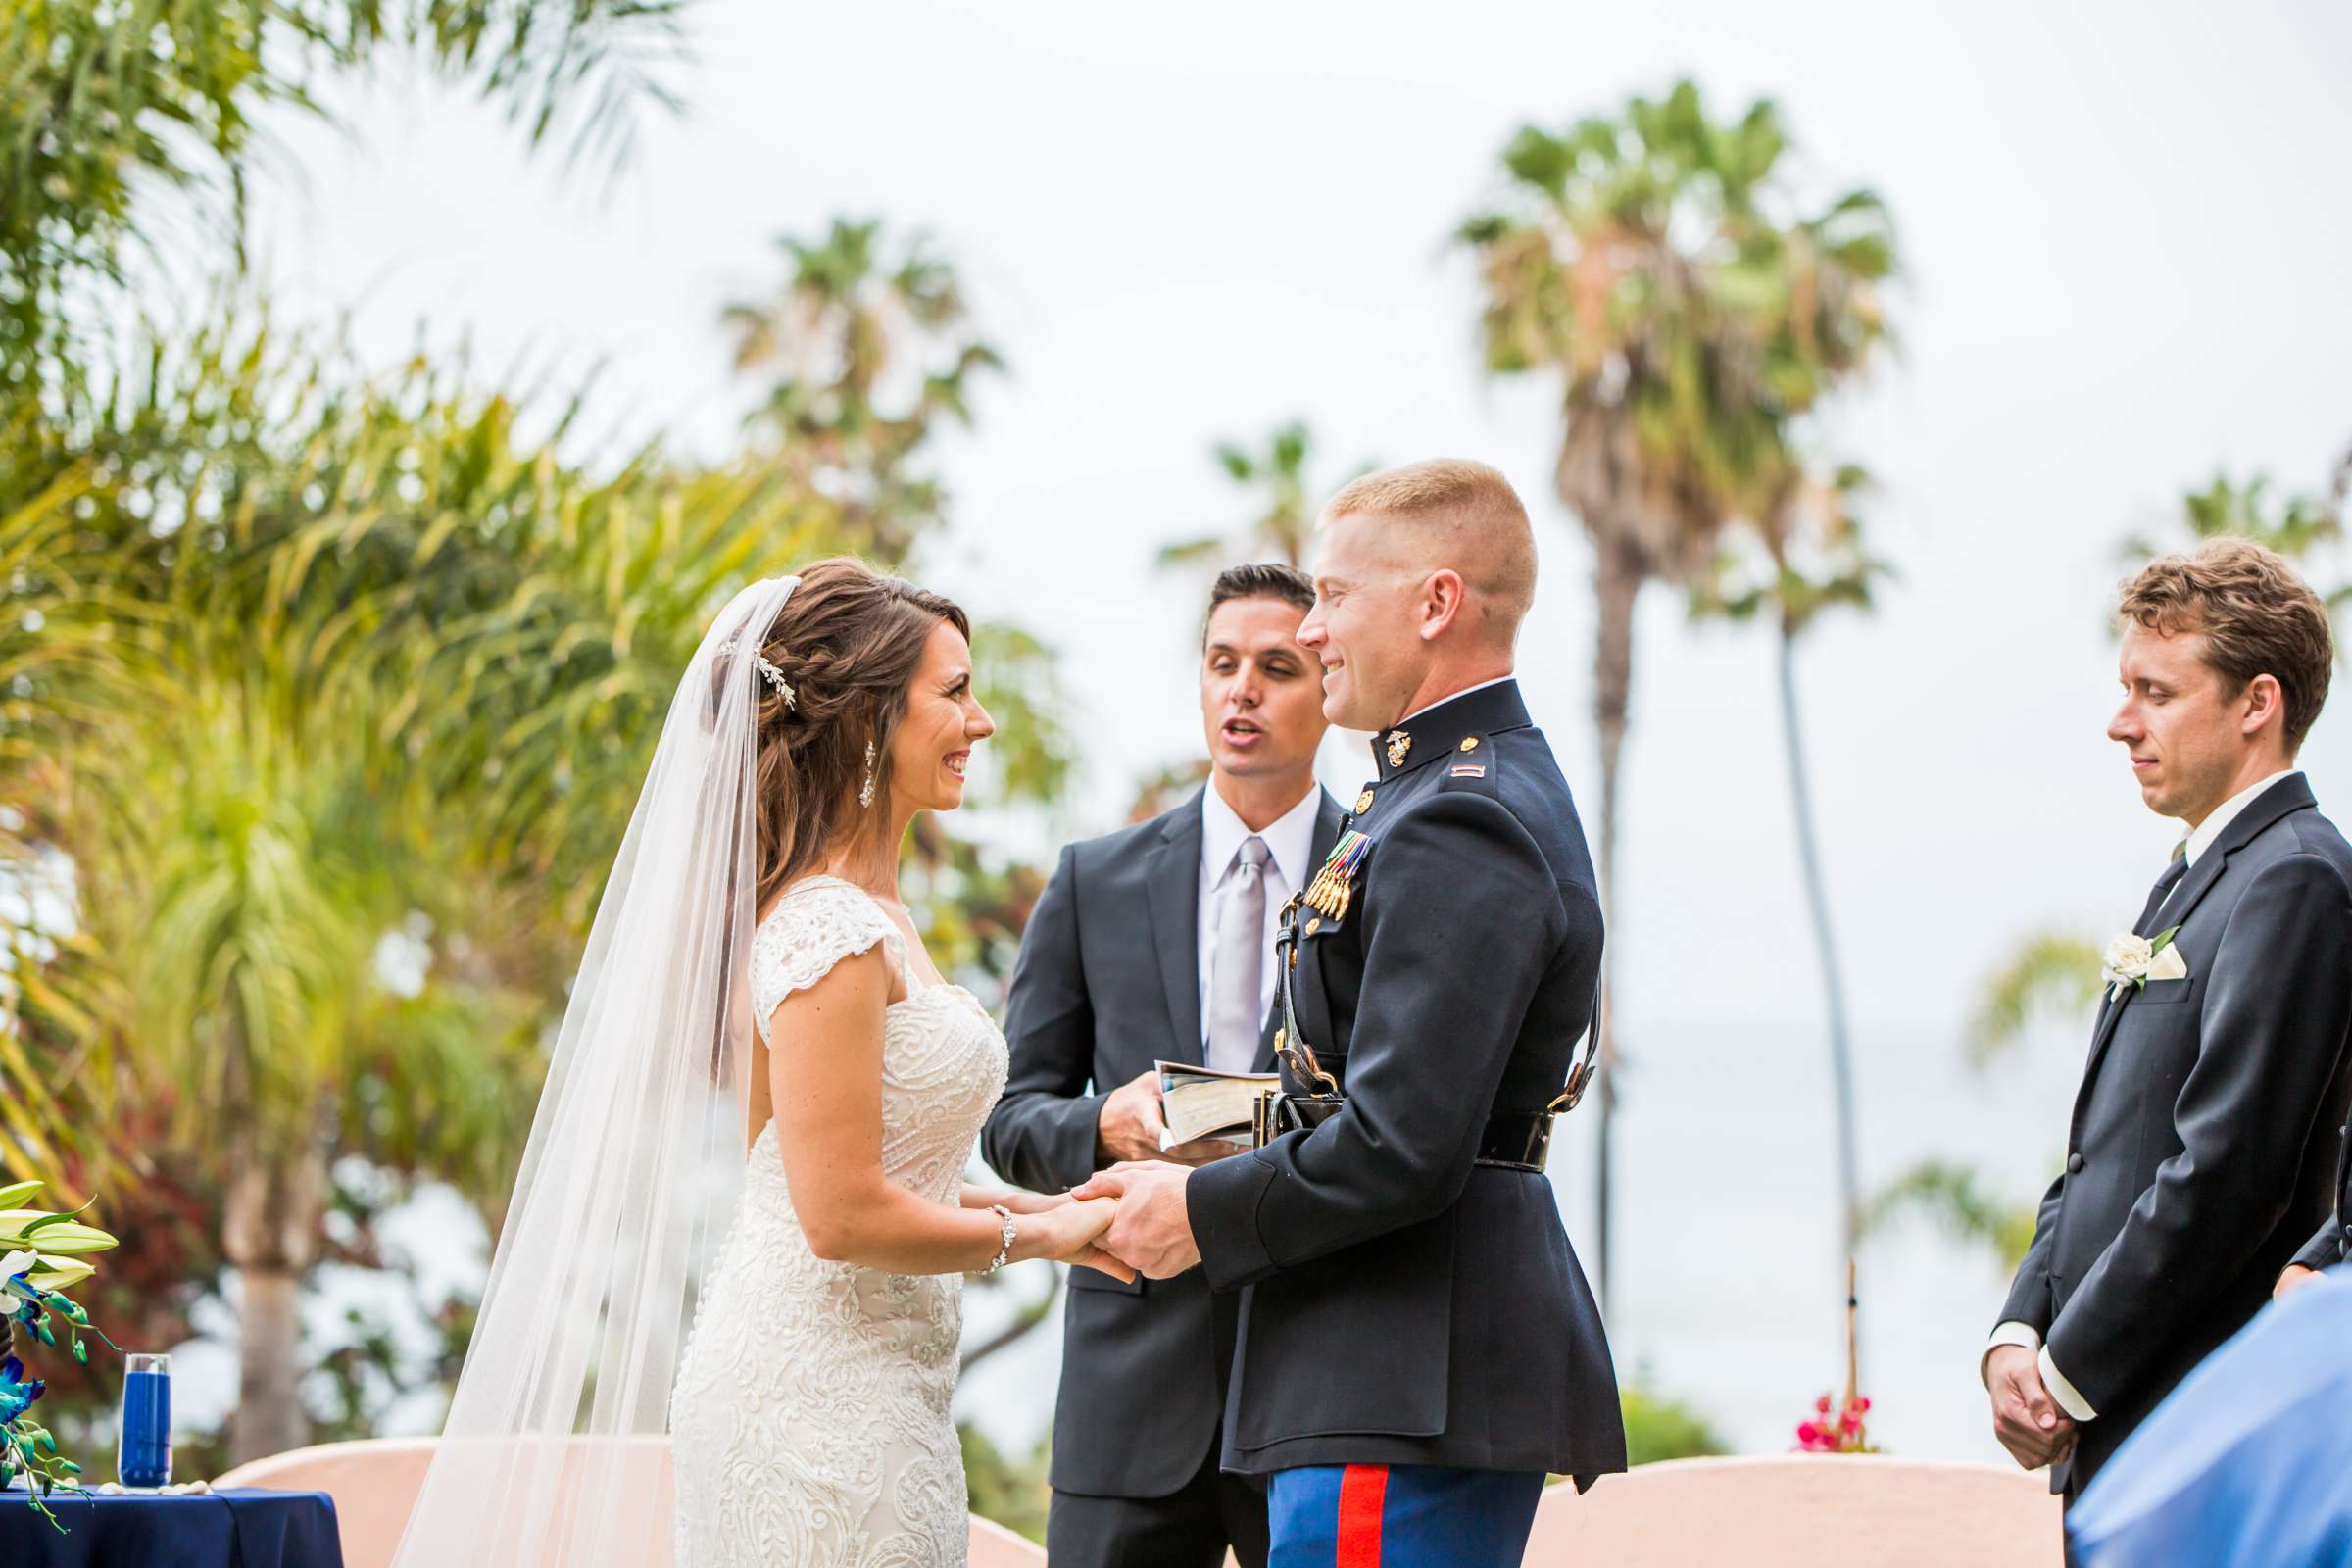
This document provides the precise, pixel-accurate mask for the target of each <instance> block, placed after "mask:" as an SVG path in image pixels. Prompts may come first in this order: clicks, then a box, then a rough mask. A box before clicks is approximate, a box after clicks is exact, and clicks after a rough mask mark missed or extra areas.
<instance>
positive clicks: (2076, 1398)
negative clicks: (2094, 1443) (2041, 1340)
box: [2041, 1346, 2099, 1421]
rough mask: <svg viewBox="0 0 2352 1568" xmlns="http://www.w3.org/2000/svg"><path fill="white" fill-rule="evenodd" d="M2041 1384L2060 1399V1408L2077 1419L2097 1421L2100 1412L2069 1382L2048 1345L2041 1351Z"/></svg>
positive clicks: (2051, 1395) (2052, 1396) (2055, 1397)
mask: <svg viewBox="0 0 2352 1568" xmlns="http://www.w3.org/2000/svg"><path fill="white" fill-rule="evenodd" d="M2041 1386H2042V1387H2043V1388H2045V1389H2047V1390H2049V1391H2050V1397H2051V1398H2053V1399H2055V1400H2057V1401H2058V1408H2059V1409H2061V1410H2064V1411H2065V1412H2066V1413H2067V1414H2068V1415H2070V1416H2073V1417H2074V1418H2075V1419H2076V1420H2077V1421H2096V1420H2097V1419H2098V1418H2099V1412H2098V1411H2096V1410H2093V1409H2092V1408H2091V1407H2090V1401H2089V1400H2088V1399H2085V1398H2084V1397H2082V1395H2080V1394H2078V1393H2076V1392H2075V1386H2074V1385H2073V1384H2072V1383H2069V1382H2067V1381H2066V1376H2065V1374H2064V1373H2062V1372H2060V1371H2059V1370H2058V1363H2057V1362H2055V1361H2053V1360H2051V1359H2050V1351H2049V1347H2047V1346H2044V1347H2042V1351H2041Z"/></svg>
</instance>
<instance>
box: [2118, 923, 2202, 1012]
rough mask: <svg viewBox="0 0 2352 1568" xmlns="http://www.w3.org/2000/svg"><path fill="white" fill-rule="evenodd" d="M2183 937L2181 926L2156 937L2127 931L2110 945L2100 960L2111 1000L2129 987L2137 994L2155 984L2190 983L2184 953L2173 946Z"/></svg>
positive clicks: (2164, 931) (2159, 933)
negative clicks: (2160, 982) (2160, 981)
mask: <svg viewBox="0 0 2352 1568" xmlns="http://www.w3.org/2000/svg"><path fill="white" fill-rule="evenodd" d="M2178 935H2180V927H2179V926H2173V927H2170V928H2169V929H2167V930H2163V931H2159V932H2157V933H2156V934H2155V935H2154V936H2152V937H2143V936H2137V935H2134V934H2133V933H2131V932H2130V931H2127V932H2125V933H2124V934H2123V935H2122V936H2120V937H2117V938H2116V939H2115V940H2114V941H2113V942H2110V943H2108V944H2107V952H2106V953H2105V955H2104V956H2101V957H2100V959H2099V980H2100V982H2101V983H2102V984H2104V985H2105V986H2106V987H2107V995H2108V998H2109V999H2110V1000H2113V999H2114V998H2115V997H2117V996H2119V995H2120V994H2122V992H2123V989H2124V987H2126V986H2130V987H2131V988H2132V989H2133V990H2134V991H2136V990H2138V989H2139V988H2141V987H2142V986H2145V985H2146V984H2147V983H2148V982H2149V981H2151V980H2185V979H2187V978H2188V962H2187V960H2186V959H2184V958H2182V957H2181V956H2180V949H2179V948H2177V947H2174V946H2173V938H2174V937H2176V936H2178Z"/></svg>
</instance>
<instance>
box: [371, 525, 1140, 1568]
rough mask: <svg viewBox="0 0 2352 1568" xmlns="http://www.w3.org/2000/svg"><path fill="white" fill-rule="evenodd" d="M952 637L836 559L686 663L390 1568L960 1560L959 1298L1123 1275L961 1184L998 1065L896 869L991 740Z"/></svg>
mask: <svg viewBox="0 0 2352 1568" xmlns="http://www.w3.org/2000/svg"><path fill="white" fill-rule="evenodd" d="M969 637H970V625H969V623H968V621H967V620H966V618H965V616H964V614H963V612H962V611H960V610H959V609H957V608H956V606H955V605H954V604H952V603H950V602H949V601H947V600H945V599H943V598H940V597H939V596H938V595H936V594H931V593H928V592H925V591H924V590H922V589H920V588H917V587H915V586H913V585H912V584H910V583H907V582H904V581H901V580H899V579H897V578H892V577H884V576H880V575H877V574H876V573H874V572H872V571H869V570H868V569H867V568H866V567H864V566H863V565H861V564H858V563H857V562H854V561H846V560H842V561H828V562H823V563H820V564H817V565H814V566H811V567H809V569H808V570H806V571H805V572H803V573H802V574H801V575H800V576H798V577H786V578H779V579H774V580H770V581H767V582H761V583H756V584H754V585H753V586H752V587H750V588H747V589H745V590H744V591H743V592H742V593H741V594H738V595H737V596H736V598H735V599H734V601H733V602H732V603H730V604H729V605H728V606H727V608H726V609H725V611H723V612H722V613H720V615H719V617H718V619H717V620H716V621H715V622H714V623H713V624H712V626H711V630H710V632H709V633H708V634H707V635H706V636H705V638H704V640H703V645H702V647H701V648H700V649H699V650H698V651H697V653H696V655H695V658H694V661H693V662H692V663H691V664H690V665H689V666H688V669H687V672H686V675H685V678H684V680H683V681H682V682H681V683H680V685H679V688H678V694H677V697H676V699H675V700H674V701H673V703H672V705H671V708H670V712H669V716H668V719H667V720H666V722H665V723H664V725H663V729H662V740H661V744H660V746H659V747H658V748H657V750H656V753H655V758H654V763H653V767H652V769H651V771H650V773H649V774H648V777H647V780H646V785H645V789H644V791H643V793H642V794H641V795H640V797H639V800H638V804H637V809H636V812H635V814H634V816H633V818H632V820H631V822H630V825H629V831H628V835H627V837H626V838H625V839H624V840H623V842H622V846H621V850H620V854H619V857H618V858H617V859H616V861H615V862H614V865H613V876H612V879H611V881H610V882H609V883H608V885H607V887H606V890H605V895H604V898H603V900H602V902H601V903H600V905H599V907H598V910H597V918H596V923H595V926H594V929H593V930H592V931H591V933H590V935H589V940H588V947H587V950H586V953H585V955H584V956H583V957H582V960H581V964H580V972H579V976H578V979H577V980H576V981H575V982H574V985H573V989H572V995H571V1001H570V1004H569V1005H568V1007H567V1008H566V1010H565V1013H564V1024H563V1027H562V1029H561V1031H560V1032H559V1035H558V1038H557V1043H556V1047H555V1053H554V1057H553V1060H552V1061H551V1064H550V1067H549V1072H548V1079H547V1086H546V1089H545V1090H544V1091H543V1093H542V1096H541V1100H540V1105H539V1110H538V1114H537V1116H536V1117H535V1119H534V1120H533V1123H532V1128H531V1136H530V1142H529V1144H528V1146H527V1147H526V1149H525V1151H524V1154H523V1160H522V1168H521V1172H520V1174H519V1175H518V1177H517V1178H516V1183H515V1198H514V1201H513V1203H512V1205H511V1207H510V1210H509V1217H508V1221H507V1224H506V1226H505V1229H504V1231H503V1233H502V1235H501V1236H500V1239H499V1244H498V1250H497V1253H496V1255H495V1257H494V1258H493V1261H492V1265H491V1271H490V1280H489V1285H488V1288H487V1290H486V1292H485V1294H484V1297H483V1300H482V1308H481V1315H480V1319H479V1322H478V1324H477V1326H476V1329H475V1333H474V1336H473V1340H472V1343H471V1346H470V1347H469V1348H468V1350H467V1353H466V1365H465V1369H464V1371H463V1373H462V1374H461V1375H460V1377H459V1380H458V1388H457V1393H456V1396H455V1397H454V1399H453V1401H452V1403H451V1409H450V1416H449V1420H448V1423H447V1426H446V1430H445V1433H444V1437H443V1440H442V1442H441V1443H440V1444H439V1445H438V1446H436V1448H435V1451H434V1456H433V1459H432V1463H431V1467H430V1469H429V1471H428V1473H427V1475H426V1478H425V1482H424V1487H423V1490H422V1493H421V1495H419V1497H418V1500H417V1508H416V1510H415V1512H414V1513H413V1515H412V1516H411V1519H410V1523H409V1527H408V1531H407V1533H406V1534H405V1535H404V1536H403V1538H402V1541H401V1548H400V1552H399V1555H398V1556H397V1558H396V1559H395V1562H396V1564H397V1565H398V1568H425V1565H431V1568H441V1565H443V1564H447V1563H451V1562H461V1561H462V1562H482V1563H494V1564H502V1565H503V1564H509V1563H515V1564H530V1565H534V1568H536V1565H540V1564H551V1565H552V1564H567V1565H570V1564H613V1565H619V1564H624V1563H625V1564H631V1565H635V1564H642V1563H649V1562H668V1561H672V1560H674V1561H676V1562H678V1563H680V1564H690V1565H693V1568H753V1565H760V1568H768V1565H781V1564H792V1565H825V1568H835V1565H838V1568H923V1565H930V1564H941V1563H961V1562H963V1560H964V1554H965V1539H966V1531H967V1524H966V1519H965V1498H964V1482H963V1468H962V1461H961V1457H960V1452H959V1448H958V1445H957V1441H956V1432H955V1428H954V1425H953V1423H952V1421H951V1419H950V1415H949V1398H950V1396H951V1395H952V1394H953V1393H954V1390H955V1383H956V1345H957V1339H958V1333H959V1329H960V1324H961V1284H962V1281H961V1276H962V1275H963V1274H965V1273H985V1272H989V1271H993V1270H995V1269H998V1268H1002V1267H1003V1266H1005V1264H1006V1263H1009V1262H1017V1261H1020V1260H1022V1259H1024V1258H1031V1257H1047V1258H1054V1259H1057V1260H1061V1261H1066V1262H1072V1263H1080V1264H1085V1265H1088V1266H1092V1267H1098V1268H1103V1269H1104V1270H1106V1271H1109V1272H1112V1273H1116V1274H1119V1275H1121V1276H1122V1277H1130V1276H1129V1275H1128V1271H1127V1270H1126V1268H1125V1266H1124V1265H1123V1264H1120V1263H1118V1262H1117V1261H1116V1260H1115V1259H1112V1258H1110V1257H1109V1256H1108V1255H1107V1254H1105V1253H1103V1252H1102V1251H1100V1250H1098V1249H1097V1248H1096V1247H1095V1245H1094V1244H1095V1242H1096V1240H1097V1238H1099V1237H1100V1236H1101V1235H1102V1233H1103V1230H1104V1229H1105V1228H1106V1227H1107V1226H1108V1225H1109V1223H1110V1219H1111V1215H1112V1212H1113V1205H1112V1204H1111V1203H1109V1202H1104V1201H1090V1202H1072V1201H1069V1200H1068V1199H1066V1198H1060V1197H1051V1198H1050V1197H1041V1196H1038V1195H1036V1194H1030V1193H1020V1192H1009V1191H998V1190H991V1189H982V1188H976V1187H971V1186H967V1185H964V1184H963V1182H962V1173H963V1169H964V1166H965V1164H966V1162H967V1161H968V1159H969V1157H970V1154H971V1152H972V1148H973V1144H974V1141H975V1139H976V1138H977V1136H978V1134H979V1129H980V1125H981V1123H982V1121H983V1120H985V1119H986V1117H987V1114H988V1112H989V1110H990V1108H991V1107H992V1106H993V1105H994V1104H995V1103H996V1100H997V1096H998V1094H999V1093H1000V1092H1001V1090H1002V1089H1003V1087H1004V1082H1005V1039H1004V1036H1003V1035H1002V1034H1000V1033H999V1032H998V1030H997V1028H996V1025H995V1024H994V1023H993V1022H992V1021H991V1020H990V1018H989V1015H988V1013H987V1012H986V1010H985V1009H984V1008H982V1006H981V1005H980V1004H979V1002H978V1001H977V1000H976V999H975V998H974V997H973V996H972V995H971V993H969V992H967V991H965V990H963V989H962V988H961V987H959V986H956V985H953V984H951V983H949V982H948V981H947V980H946V979H945V978H944V977H943V976H942V975H941V974H940V973H939V971H938V969H937V968H936V966H934V965H933V963H932V962H931V960H930V958H929V956H928V955H926V954H925V953H924V951H923V947H922V942H921V939H920V937H919V936H918V934H917V933H916V931H915V928H914V925H913V923H912V921H911V919H910V918H909V916H908V914H907V907H906V906H905V904H904V903H903V902H902V901H901V900H900V898H899V896H898V882H897V864H898V850H899V846H900V845H901V844H902V843H903V842H904V839H905V834H906V830H907V824H908V823H909V822H910V821H911V820H912V819H913V817H914V814H915V813H916V812H917V811H923V810H950V809H954V808H955V807H956V806H957V805H959V804H961V801H962V798H963V789H964V765H965V762H966V761H967V760H968V759H969V758H970V756H971V751H972V748H973V746H974V745H976V744H977V743H978V742H980V741H982V740H985V739H986V738H987V737H988V736H989V734H990V733H992V731H993V730H994V728H995V726H994V724H993V722H992V721H991V720H990V718H989V716H988V713H987V711H986V710H984V709H983V708H982V707H981V706H980V703H979V700H978V699H977V698H976V697H975V696H974V695H973V692H972V679H971V650H970V644H969ZM747 1146H748V1154H747V1152H746V1149H747ZM689 1324H691V1328H690V1329H687V1325H689ZM681 1330H686V1332H685V1333H683V1335H681ZM665 1424H666V1429H667V1430H668V1431H669V1433H670V1435H671V1442H670V1446H669V1447H670V1470H671V1474H672V1475H673V1476H674V1501H673V1500H672V1491H671V1489H670V1488H668V1487H664V1486H662V1477H661V1466H662V1446H661V1443H660V1437H661V1434H662V1432H663V1430H664V1427H665ZM673 1552H674V1558H673V1555H672V1554H673Z"/></svg>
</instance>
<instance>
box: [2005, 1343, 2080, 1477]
mask: <svg viewBox="0 0 2352 1568" xmlns="http://www.w3.org/2000/svg"><path fill="white" fill-rule="evenodd" d="M1985 1391H1986V1392H1987V1393H1989V1394H1990V1395H1991V1396H1992V1435H1993V1436H1994V1437H1996V1438H1998V1439H1999V1440H2000V1444H2001V1446H2002V1447H2004V1448H2007V1449H2008V1450H2009V1456H2010V1457H2011V1458H2013V1459H2015V1460H2016V1461H2017V1462H2018V1464H2019V1465H2021V1466H2022V1467H2024V1468H2025V1469H2028V1470H2038V1469H2040V1468H2041V1467H2042V1466H2043V1465H2045V1464H2055V1463H2057V1462H2058V1461H2059V1460H2060V1459H2063V1458H2065V1457H2066V1456H2067V1455H2068V1454H2070V1453H2072V1452H2074V1451H2075V1423H2074V1419H2073V1418H2072V1417H2071V1416H2069V1415H2068V1414H2067V1413H2066V1412H2065V1411H2064V1410H2061V1409H2059V1408H2058V1401H2057V1400H2056V1399H2054V1398H2052V1397H2050V1391H2049V1389H2048V1388H2047V1387H2046V1386H2044V1385H2043V1383H2042V1381H2041V1361H2040V1357H2039V1356H2037V1355H2036V1354H2035V1353H2034V1351H2032V1350H2030V1349H2028V1348H2025V1347H2024V1346H2022V1345H1996V1346H1994V1347H1993V1348H1992V1350H1991V1351H1990V1352H1989V1353H1988V1354H1987V1355H1986V1356H1985Z"/></svg>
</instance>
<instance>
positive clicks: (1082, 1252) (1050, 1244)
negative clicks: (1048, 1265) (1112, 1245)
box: [1031, 1198, 1135, 1283]
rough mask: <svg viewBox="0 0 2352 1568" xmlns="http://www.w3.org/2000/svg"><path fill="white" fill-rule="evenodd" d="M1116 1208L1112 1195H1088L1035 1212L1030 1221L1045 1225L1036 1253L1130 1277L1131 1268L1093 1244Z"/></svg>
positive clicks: (1113, 1275) (1116, 1276)
mask: <svg viewBox="0 0 2352 1568" xmlns="http://www.w3.org/2000/svg"><path fill="white" fill-rule="evenodd" d="M1118 1212H1119V1205H1118V1201H1116V1200H1115V1199H1108V1198H1090V1199H1085V1200H1082V1201H1068V1202H1064V1203H1062V1204H1061V1205H1059V1206H1058V1207H1056V1208H1054V1209H1052V1210H1049V1211H1048V1212H1046V1213H1044V1214H1040V1215H1037V1216H1035V1217H1034V1218H1033V1219H1032V1220H1031V1223H1032V1224H1036V1225H1039V1226H1042V1227H1045V1229H1046V1232H1047V1234H1046V1235H1044V1236H1042V1237H1041V1238H1040V1239H1039V1246H1040V1250H1039V1255H1040V1256H1042V1257H1050V1258H1052V1259H1054V1261H1055V1262H1056V1263H1070V1264H1074V1265H1076V1266H1078V1267H1081V1268H1092V1269H1100V1270H1101V1271H1102V1272H1103V1273H1105V1274H1107V1275H1109V1276H1110V1277H1111V1278H1112V1279H1115V1280H1119V1281H1121V1282H1122V1283H1123V1282H1126V1281H1129V1280H1132V1279H1134V1278H1135V1270H1134V1269H1132V1268H1129V1267H1128V1266H1127V1265H1126V1264H1124V1263H1122V1262H1120V1261H1119V1260H1118V1259H1117V1258H1115V1257H1113V1256H1111V1255H1110V1254H1109V1253H1108V1252H1106V1251H1104V1250H1103V1249H1102V1248H1101V1247H1100V1246H1098V1245H1097V1244H1098V1243H1099V1242H1100V1241H1101V1240H1102V1236H1103V1232H1104V1231H1106V1230H1108V1229H1110V1222H1111V1221H1112V1220H1113V1219H1115V1218H1116V1217H1117V1216H1118Z"/></svg>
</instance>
